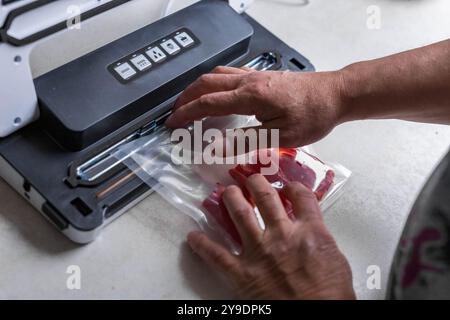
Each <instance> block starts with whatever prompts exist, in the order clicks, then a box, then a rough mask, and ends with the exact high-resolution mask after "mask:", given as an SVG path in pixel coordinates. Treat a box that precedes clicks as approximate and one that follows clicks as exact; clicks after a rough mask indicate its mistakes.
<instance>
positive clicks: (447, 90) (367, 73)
mask: <svg viewBox="0 0 450 320" xmlns="http://www.w3.org/2000/svg"><path fill="white" fill-rule="evenodd" d="M339 73H340V74H341V82H342V86H341V88H342V90H341V91H342V94H341V103H340V105H341V107H340V112H341V117H340V120H341V122H345V121H351V120H362V119H403V120H411V121H420V122H430V123H442V124H450V40H447V41H443V42H440V43H436V44H433V45H430V46H427V47H423V48H419V49H415V50H411V51H407V52H403V53H400V54H396V55H393V56H389V57H386V58H382V59H376V60H372V61H365V62H359V63H355V64H352V65H350V66H348V67H346V68H344V69H343V70H341V71H340V72H339Z"/></svg>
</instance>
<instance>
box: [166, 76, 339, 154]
mask: <svg viewBox="0 0 450 320" xmlns="http://www.w3.org/2000/svg"><path fill="white" fill-rule="evenodd" d="M340 79H341V77H340V74H339V72H321V73H300V72H288V71H284V72H281V71H266V72H254V71H250V70H243V69H237V68H231V67H218V68H216V69H215V70H214V71H213V72H212V73H210V74H205V75H203V76H201V77H200V78H199V79H198V80H197V81H195V82H194V83H192V85H190V86H189V87H188V88H187V89H186V90H185V91H184V93H183V94H182V95H181V96H180V98H179V99H178V101H177V103H176V104H175V107H174V114H173V115H172V116H171V117H170V118H169V119H168V120H167V122H166V126H168V127H170V128H176V127H182V126H184V125H186V124H188V123H189V122H192V121H194V120H200V119H202V118H204V117H209V116H224V115H230V114H240V115H255V116H256V118H257V119H258V120H259V121H260V122H262V126H261V128H264V129H280V146H282V147H298V146H302V145H306V144H310V143H312V142H315V141H317V140H319V139H321V138H322V137H324V136H325V135H326V134H328V133H329V132H330V131H331V130H332V129H333V128H334V127H335V126H336V125H337V124H339V121H340V105H341V102H340V101H341V100H342V99H341V96H340V92H341V82H342V81H341V80H340Z"/></svg>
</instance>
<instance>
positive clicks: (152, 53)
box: [145, 47, 167, 63]
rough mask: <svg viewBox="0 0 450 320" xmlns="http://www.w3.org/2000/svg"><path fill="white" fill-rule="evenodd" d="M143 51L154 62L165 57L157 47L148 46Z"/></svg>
mask: <svg viewBox="0 0 450 320" xmlns="http://www.w3.org/2000/svg"><path fill="white" fill-rule="evenodd" d="M145 53H146V54H147V55H148V56H149V57H150V59H152V60H153V61H154V62H156V63H158V62H161V61H163V60H165V59H166V58H167V56H166V55H165V54H164V52H162V50H161V49H160V48H158V47H154V48H150V49H148V50H147V51H146V52H145Z"/></svg>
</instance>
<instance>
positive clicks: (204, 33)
mask: <svg viewBox="0 0 450 320" xmlns="http://www.w3.org/2000/svg"><path fill="white" fill-rule="evenodd" d="M10 2H12V3H11V4H8V1H6V2H5V0H3V4H4V5H5V6H8V5H13V4H14V3H17V2H19V3H20V2H21V1H10ZM27 2H28V4H27V5H25V6H24V7H18V9H16V10H12V11H10V12H9V15H8V16H7V17H6V19H5V23H4V25H3V27H2V28H1V29H0V34H1V41H2V42H0V51H1V50H5V51H10V52H11V53H12V55H11V57H16V56H15V55H14V52H16V51H17V50H20V48H21V47H22V46H24V45H29V44H30V43H32V42H33V41H37V40H40V39H42V38H44V37H45V36H47V35H49V34H51V33H52V32H59V31H61V30H62V29H63V28H64V26H63V25H61V24H57V25H54V26H49V27H48V28H47V29H46V30H45V32H38V33H36V34H33V35H31V36H30V37H28V38H23V39H16V38H14V37H12V36H11V35H10V34H9V33H8V27H9V26H10V25H11V23H12V21H13V20H14V19H15V18H17V17H19V16H20V15H21V14H22V13H24V12H26V11H27V10H33V9H35V8H38V7H39V6H43V5H46V4H47V3H49V2H51V1H48V0H46V1H27ZM97 2H100V3H101V5H100V6H96V7H95V8H94V9H92V10H87V11H85V12H84V14H83V15H82V18H83V19H86V18H89V17H91V16H94V15H95V14H98V13H99V12H101V11H100V9H99V8H101V9H102V10H106V9H109V8H111V7H114V6H117V5H120V4H121V3H124V2H126V1H103V2H102V1H97ZM102 7H103V8H102ZM2 47H3V48H2ZM15 59H17V58H15ZM16 62H18V61H12V64H14V63H16ZM3 64H4V62H3ZM218 65H229V66H247V67H249V68H253V69H256V70H292V71H298V72H302V71H313V70H314V68H313V66H312V65H311V63H310V62H309V61H308V60H307V59H305V58H304V57H303V56H302V55H301V54H299V53H298V52H296V51H295V50H293V49H292V48H290V47H289V46H287V45H286V44H285V43H283V42H282V41H281V40H280V39H278V38H277V37H275V36H274V35H273V34H271V33H270V32H269V31H268V30H266V29H265V28H264V27H262V26H261V25H260V24H258V23H257V22H256V21H255V20H254V19H252V18H251V17H250V16H249V15H247V14H245V13H243V14H239V13H237V12H236V11H234V10H233V9H232V8H231V7H230V6H229V5H228V3H227V1H219V0H209V1H200V2H197V3H195V4H193V5H191V6H189V7H187V8H185V9H182V10H180V11H178V12H176V13H174V14H172V15H169V16H167V17H165V18H162V19H160V20H158V21H156V22H154V23H152V24H149V25H147V26H145V27H143V28H141V29H139V30H137V31H135V32H133V33H130V34H128V35H126V36H124V37H122V38H120V39H118V40H116V41H113V42H111V43H109V44H107V45H105V46H103V47H101V48H99V49H97V50H95V51H92V52H90V53H88V54H86V55H84V56H82V57H80V58H77V59H75V60H73V61H71V62H69V63H67V64H65V65H63V66H61V67H59V68H57V69H55V70H52V71H50V72H48V73H46V74H44V75H42V76H39V77H38V78H36V79H31V75H27V77H29V81H28V82H27V78H25V79H23V78H21V77H20V76H18V75H17V74H16V75H14V69H13V68H14V67H11V68H10V69H8V68H7V67H5V68H6V69H5V70H6V72H7V73H8V72H9V73H10V74H4V75H1V76H0V81H1V82H2V83H1V86H2V87H3V88H5V86H4V81H10V83H9V87H11V81H12V82H13V85H14V86H15V87H16V88H17V90H22V89H23V88H25V89H23V90H30V88H31V89H32V92H33V94H35V96H33V95H32V97H31V99H29V97H28V100H27V97H26V96H25V95H20V94H19V95H17V94H13V93H12V92H8V91H6V90H0V93H1V97H0V113H1V117H0V118H2V119H0V136H1V137H2V138H1V139H0V174H1V176H2V177H3V179H4V180H6V181H7V182H8V183H9V184H10V185H11V186H12V187H13V188H14V189H15V190H16V191H17V192H19V193H20V194H21V195H22V196H23V197H24V198H25V199H27V200H28V201H29V202H30V203H31V204H32V205H33V206H34V207H35V208H36V209H37V210H39V211H40V212H41V213H42V214H43V215H44V216H45V217H46V218H47V219H48V220H49V221H50V222H51V223H52V224H53V225H54V226H56V227H57V228H58V229H59V230H60V231H62V232H63V233H64V234H65V235H66V236H67V237H69V238H70V239H71V240H73V241H75V242H78V243H87V242H90V241H92V240H94V239H95V237H96V236H97V235H98V233H99V231H100V230H101V228H102V227H104V226H105V225H107V224H108V223H109V222H111V221H112V220H114V219H115V218H117V217H119V216H120V215H121V214H123V213H124V212H126V211H127V210H128V209H129V208H131V207H132V206H134V205H135V204H136V203H137V202H139V201H140V200H142V199H143V198H145V197H146V196H147V195H149V194H150V193H151V189H150V187H149V186H148V185H147V184H145V183H144V182H142V181H141V180H140V179H139V178H138V177H137V176H135V175H134V174H133V173H132V172H130V171H129V169H128V168H126V167H125V166H123V165H122V164H121V163H120V162H118V161H117V159H115V158H114V157H113V156H112V154H113V153H114V151H115V150H117V148H119V147H120V146H122V145H123V144H125V143H127V142H129V141H132V140H134V139H137V138H139V137H141V136H143V135H148V134H151V133H152V131H154V130H155V129H157V128H158V127H159V126H161V125H163V123H164V121H165V119H166V118H167V116H168V115H169V114H170V112H171V108H172V106H173V103H174V102H175V100H176V98H177V96H178V95H179V94H180V92H182V91H183V90H184V89H185V88H186V87H187V86H188V85H189V84H190V83H191V82H192V81H194V80H195V79H197V78H198V77H199V76H200V75H202V74H204V73H207V72H209V71H211V70H212V69H213V68H214V67H216V66H218ZM4 76H5V77H4ZM6 78H8V80H6ZM14 81H15V82H16V83H14ZM27 86H28V87H27ZM8 96H9V97H8ZM33 98H34V100H33Z"/></svg>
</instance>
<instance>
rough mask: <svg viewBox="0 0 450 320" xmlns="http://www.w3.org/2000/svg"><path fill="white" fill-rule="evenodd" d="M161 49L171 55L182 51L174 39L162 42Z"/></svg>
mask: <svg viewBox="0 0 450 320" xmlns="http://www.w3.org/2000/svg"><path fill="white" fill-rule="evenodd" d="M161 47H162V48H163V49H164V50H166V52H167V53H168V54H170V55H175V54H177V53H178V52H179V51H180V50H181V49H180V47H179V46H178V45H177V44H176V43H175V41H173V40H172V39H169V40H167V41H164V42H162V43H161Z"/></svg>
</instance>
